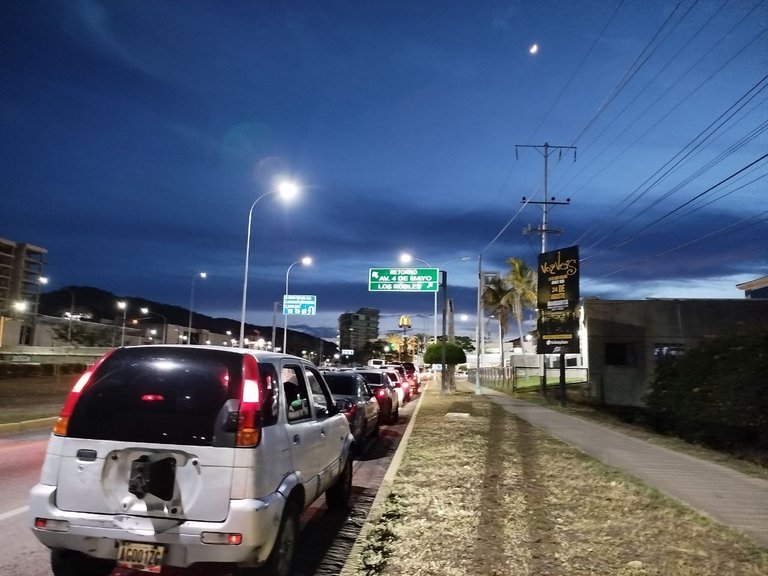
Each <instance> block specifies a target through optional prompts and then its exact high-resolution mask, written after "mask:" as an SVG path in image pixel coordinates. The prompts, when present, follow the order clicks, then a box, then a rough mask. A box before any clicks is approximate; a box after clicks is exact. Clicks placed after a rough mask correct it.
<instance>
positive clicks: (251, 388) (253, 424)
mask: <svg viewBox="0 0 768 576" xmlns="http://www.w3.org/2000/svg"><path fill="white" fill-rule="evenodd" d="M260 385H261V382H260V379H259V365H258V363H257V362H256V358H254V357H253V356H251V355H250V354H246V355H244V356H243V394H242V400H240V413H239V414H238V419H237V441H236V445H237V446H239V447H247V446H256V445H257V444H258V443H259V432H260V430H259V423H258V413H259V408H260V405H261V402H260V400H261V399H260V397H259V388H260Z"/></svg>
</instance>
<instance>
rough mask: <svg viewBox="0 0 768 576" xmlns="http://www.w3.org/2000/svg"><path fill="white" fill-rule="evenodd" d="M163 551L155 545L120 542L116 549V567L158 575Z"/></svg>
mask: <svg viewBox="0 0 768 576" xmlns="http://www.w3.org/2000/svg"><path fill="white" fill-rule="evenodd" d="M164 551H165V549H164V548H163V547H162V546H159V545H157V544H140V543H138V542H120V544H119V545H118V547H117V565H118V566H120V567H121V568H130V569H131V570H139V571H141V572H151V573H153V574H159V573H160V568H161V567H162V566H161V564H162V563H163V552H164Z"/></svg>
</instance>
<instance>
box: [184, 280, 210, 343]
mask: <svg viewBox="0 0 768 576" xmlns="http://www.w3.org/2000/svg"><path fill="white" fill-rule="evenodd" d="M198 277H200V278H202V279H203V280H205V279H206V278H207V277H208V273H207V272H197V273H195V275H194V276H192V288H191V289H190V291H189V330H188V332H189V339H188V340H187V345H190V344H192V308H193V307H194V304H195V279H197V278H198Z"/></svg>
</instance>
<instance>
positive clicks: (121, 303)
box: [117, 300, 128, 346]
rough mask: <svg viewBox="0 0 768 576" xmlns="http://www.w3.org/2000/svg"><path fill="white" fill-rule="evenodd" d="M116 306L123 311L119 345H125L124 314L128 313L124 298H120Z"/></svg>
mask: <svg viewBox="0 0 768 576" xmlns="http://www.w3.org/2000/svg"><path fill="white" fill-rule="evenodd" d="M117 307H118V309H120V310H122V311H123V333H122V336H121V338H120V346H125V315H126V314H127V313H128V303H127V302H126V301H125V300H120V301H119V302H118V303H117Z"/></svg>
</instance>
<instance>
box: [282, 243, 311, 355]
mask: <svg viewBox="0 0 768 576" xmlns="http://www.w3.org/2000/svg"><path fill="white" fill-rule="evenodd" d="M296 264H301V265H302V266H310V265H311V264H312V258H310V257H309V256H304V258H302V259H301V260H296V262H293V263H292V264H291V265H290V266H288V270H286V271H285V295H286V296H288V274H290V273H291V268H293V267H294V266H295V265H296ZM283 316H284V317H285V320H284V322H285V323H284V325H283V353H287V352H288V348H287V346H288V314H283Z"/></svg>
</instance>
